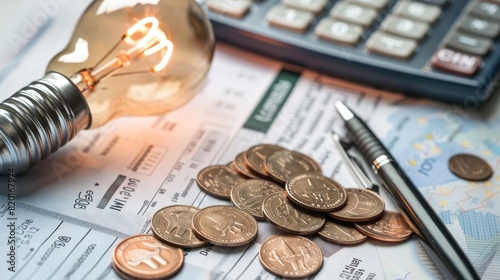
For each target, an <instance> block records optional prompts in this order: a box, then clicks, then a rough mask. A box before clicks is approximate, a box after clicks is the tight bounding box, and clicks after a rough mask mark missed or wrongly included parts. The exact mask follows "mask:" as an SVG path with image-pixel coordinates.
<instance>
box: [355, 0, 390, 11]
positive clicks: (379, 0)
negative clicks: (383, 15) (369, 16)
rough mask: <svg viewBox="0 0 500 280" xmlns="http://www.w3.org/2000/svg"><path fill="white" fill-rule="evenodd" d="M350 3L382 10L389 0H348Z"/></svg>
mask: <svg viewBox="0 0 500 280" xmlns="http://www.w3.org/2000/svg"><path fill="white" fill-rule="evenodd" d="M348 1H349V2H350V3H353V4H358V5H361V6H365V7H369V8H373V9H377V10H381V9H383V8H385V6H387V3H388V2H389V0H348Z"/></svg>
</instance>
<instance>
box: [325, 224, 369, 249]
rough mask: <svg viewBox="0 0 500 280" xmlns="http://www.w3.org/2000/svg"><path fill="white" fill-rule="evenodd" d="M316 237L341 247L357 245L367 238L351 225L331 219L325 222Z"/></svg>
mask: <svg viewBox="0 0 500 280" xmlns="http://www.w3.org/2000/svg"><path fill="white" fill-rule="evenodd" d="M318 235H319V237H321V238H322V239H324V240H326V241H329V242H332V243H337V244H343V245H351V244H358V243H361V242H363V241H365V240H366V239H368V236H366V235H364V234H362V233H361V232H359V230H357V229H356V228H355V227H354V225H353V224H351V223H346V222H341V221H333V220H331V219H327V220H326V223H325V226H324V227H323V228H322V229H321V230H320V231H319V232H318Z"/></svg>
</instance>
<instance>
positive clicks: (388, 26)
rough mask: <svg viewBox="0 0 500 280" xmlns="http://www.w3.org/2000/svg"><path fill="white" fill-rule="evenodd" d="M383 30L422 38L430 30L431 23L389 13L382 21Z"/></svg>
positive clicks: (416, 38) (413, 37)
mask: <svg viewBox="0 0 500 280" xmlns="http://www.w3.org/2000/svg"><path fill="white" fill-rule="evenodd" d="M382 30H383V31H385V32H387V33H392V34H395V35H399V36H403V37H408V38H411V39H415V40H421V39H422V38H423V37H424V36H425V35H426V34H427V32H428V31H429V25H428V24H427V23H424V22H419V21H415V20H411V19H407V18H400V17H397V16H393V15H389V16H387V17H386V18H385V20H384V21H383V22H382Z"/></svg>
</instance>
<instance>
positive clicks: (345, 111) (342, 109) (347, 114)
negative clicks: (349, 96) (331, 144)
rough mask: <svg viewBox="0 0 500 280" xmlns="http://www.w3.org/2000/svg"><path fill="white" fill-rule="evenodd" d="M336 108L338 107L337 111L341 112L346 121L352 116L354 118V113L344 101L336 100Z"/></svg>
mask: <svg viewBox="0 0 500 280" xmlns="http://www.w3.org/2000/svg"><path fill="white" fill-rule="evenodd" d="M335 108H337V111H338V112H339V114H340V116H341V117H342V119H344V121H348V120H350V119H352V118H354V114H353V113H352V112H351V110H349V108H347V106H345V105H344V103H343V102H342V101H340V100H337V101H335Z"/></svg>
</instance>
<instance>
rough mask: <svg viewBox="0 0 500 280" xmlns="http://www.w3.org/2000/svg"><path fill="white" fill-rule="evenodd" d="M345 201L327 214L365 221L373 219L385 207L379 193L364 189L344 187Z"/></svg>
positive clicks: (352, 220) (348, 219)
mask: <svg viewBox="0 0 500 280" xmlns="http://www.w3.org/2000/svg"><path fill="white" fill-rule="evenodd" d="M345 190H346V192H347V203H346V204H345V205H344V207H342V208H340V209H339V210H337V211H334V212H329V213H328V216H330V217H332V218H335V219H337V220H341V221H346V222H367V221H371V220H374V219H376V218H378V217H380V215H382V213H383V212H384V209H385V203H384V200H383V199H382V197H380V195H378V194H376V193H375V192H372V191H370V190H366V189H345Z"/></svg>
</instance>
